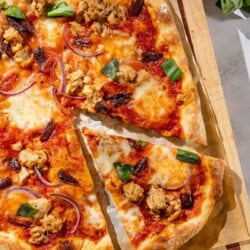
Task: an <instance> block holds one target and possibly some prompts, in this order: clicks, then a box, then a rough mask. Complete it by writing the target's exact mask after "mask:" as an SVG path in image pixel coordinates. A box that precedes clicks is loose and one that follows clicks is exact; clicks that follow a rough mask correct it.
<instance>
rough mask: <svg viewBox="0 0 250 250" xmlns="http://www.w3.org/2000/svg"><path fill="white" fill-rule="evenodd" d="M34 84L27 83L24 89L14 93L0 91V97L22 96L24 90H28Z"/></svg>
mask: <svg viewBox="0 0 250 250" xmlns="http://www.w3.org/2000/svg"><path fill="white" fill-rule="evenodd" d="M35 83H36V82H35V81H34V82H31V83H29V84H28V85H27V86H26V87H25V88H23V89H21V90H18V91H14V92H9V91H3V90H0V94H1V95H6V96H15V95H19V94H22V93H24V92H25V91H26V90H28V89H30V88H31V87H32V86H33V85H34V84H35Z"/></svg>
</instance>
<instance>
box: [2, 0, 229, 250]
mask: <svg viewBox="0 0 250 250" xmlns="http://www.w3.org/2000/svg"><path fill="white" fill-rule="evenodd" d="M79 109H80V110H81V111H83V112H84V113H85V114H90V113H91V114H95V115H97V118H103V117H104V118H108V117H111V118H114V119H115V118H116V119H119V120H121V121H122V122H123V123H124V124H125V123H127V124H130V125H131V126H137V127H140V128H144V129H148V130H149V131H155V132H157V133H159V134H160V135H163V136H166V137H178V138H181V139H185V140H187V141H191V142H194V143H199V144H203V145H206V144H207V138H206V131H205V126H204V121H203V118H202V112H201V107H200V100H199V95H198V93H197V89H196V85H195V82H194V80H193V78H192V75H191V73H190V69H189V65H188V59H187V57H186V54H185V51H184V48H183V44H182V41H181V36H180V34H179V32H178V30H177V27H176V25H175V21H174V17H173V15H172V13H171V8H170V7H169V5H168V3H167V2H165V1H164V0H154V1H152V0H145V1H144V0H123V1H122V0H67V1H60V0H22V1H16V0H6V1H1V0H0V219H1V224H0V248H1V249H3V250H13V249H14V250H15V249H25V250H26V249H27V250H28V249H32V250H33V249H34V250H35V249H37V250H45V249H55V250H82V249H86V250H87V249H93V250H94V249H96V250H98V249H100V250H101V249H103V250H106V249H107V250H109V249H114V248H115V249H116V245H115V244H113V243H112V242H115V236H114V235H112V232H111V231H110V230H108V226H109V225H108V224H109V223H107V220H106V219H105V216H104V215H103V213H102V210H103V209H104V208H103V207H102V205H103V204H101V203H99V201H98V198H97V196H96V194H95V189H94V182H93V180H92V178H91V175H90V172H89V168H90V166H88V164H87V162H86V160H85V156H84V155H83V153H82V151H81V143H80V142H79V141H78V138H77V136H76V131H75V127H74V125H73V123H72V121H71V119H72V118H74V117H76V112H75V111H76V110H79ZM145 132H146V130H145ZM84 133H85V137H86V142H87V143H88V144H89V147H90V149H91V151H92V153H93V157H94V158H95V160H96V162H97V165H98V169H99V172H100V175H101V176H102V178H103V180H104V183H105V185H106V189H107V190H108V191H109V192H110V193H111V195H112V198H113V200H114V202H115V204H116V207H117V209H118V211H119V214H120V220H121V222H122V224H123V225H124V227H125V230H126V232H127V235H128V238H129V239H130V242H131V246H132V248H133V249H152V248H151V246H154V247H155V249H166V248H167V249H176V248H178V247H179V246H180V245H182V244H183V243H184V242H186V241H187V240H188V239H189V238H191V237H192V236H193V235H194V234H196V233H197V232H198V231H199V230H200V229H201V228H202V227H203V225H204V224H205V222H206V220H207V218H208V216H209V214H210V213H211V210H212V208H213V206H214V203H215V201H216V198H217V197H219V196H220V194H221V191H222V177H223V168H224V163H223V161H221V160H219V159H214V158H211V157H207V156H203V155H197V154H195V153H192V152H188V151H183V150H176V149H169V148H166V147H160V146H157V145H152V144H150V143H145V142H143V141H139V142H137V141H135V140H133V139H126V138H121V137H114V136H109V135H104V134H101V133H100V134H99V133H98V132H94V131H91V130H88V129H85V130H84ZM176 158H178V159H176ZM187 161H188V162H187ZM169 166H171V168H170V167H169ZM95 184H96V183H95ZM97 191H98V190H97ZM158 199H159V200H158ZM158 202H159V204H158ZM101 207H102V208H101ZM113 236H114V237H113ZM121 247H123V248H125V249H126V247H124V246H123V245H121ZM126 250H127V249H126Z"/></svg>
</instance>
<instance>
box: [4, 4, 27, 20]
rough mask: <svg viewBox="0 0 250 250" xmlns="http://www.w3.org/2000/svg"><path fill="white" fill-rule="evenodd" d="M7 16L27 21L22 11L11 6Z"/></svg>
mask: <svg viewBox="0 0 250 250" xmlns="http://www.w3.org/2000/svg"><path fill="white" fill-rule="evenodd" d="M5 14H6V16H10V17H15V18H17V19H25V15H24V13H23V11H22V10H21V9H19V8H18V7H16V6H9V7H8V8H7V9H6V10H5Z"/></svg>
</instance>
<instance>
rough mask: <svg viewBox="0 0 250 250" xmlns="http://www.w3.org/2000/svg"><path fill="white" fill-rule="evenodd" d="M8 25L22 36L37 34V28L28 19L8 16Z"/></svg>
mask: <svg viewBox="0 0 250 250" xmlns="http://www.w3.org/2000/svg"><path fill="white" fill-rule="evenodd" d="M7 20H8V23H9V24H10V25H11V26H12V27H13V28H14V29H15V30H17V31H18V32H19V33H20V34H21V35H32V34H34V33H35V28H34V26H33V24H32V22H31V21H29V20H28V19H27V18H26V19H17V18H15V17H10V16H7Z"/></svg>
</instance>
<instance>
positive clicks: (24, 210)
mask: <svg viewBox="0 0 250 250" xmlns="http://www.w3.org/2000/svg"><path fill="white" fill-rule="evenodd" d="M37 212H38V210H37V209H36V208H34V207H32V206H31V205H30V204H29V203H23V204H22V205H21V206H20V207H19V208H18V210H17V212H16V215H17V216H22V217H28V218H32V219H34V218H35V216H36V214H37Z"/></svg>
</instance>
